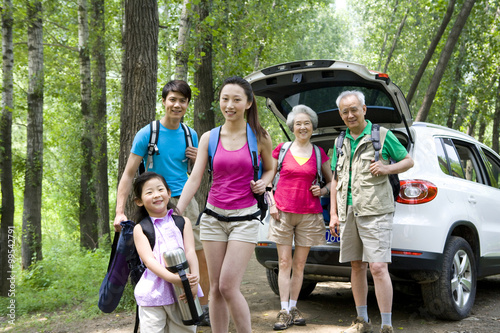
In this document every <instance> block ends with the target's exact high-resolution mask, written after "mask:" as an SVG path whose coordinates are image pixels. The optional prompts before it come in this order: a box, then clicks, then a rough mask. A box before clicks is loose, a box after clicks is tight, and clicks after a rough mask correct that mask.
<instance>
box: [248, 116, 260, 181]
mask: <svg viewBox="0 0 500 333" xmlns="http://www.w3.org/2000/svg"><path fill="white" fill-rule="evenodd" d="M247 142H248V149H249V150H250V157H251V158H252V165H253V180H255V181H257V180H258V179H259V178H260V176H261V174H262V172H261V170H260V166H259V158H258V156H259V147H258V144H257V137H256V136H255V132H254V131H253V129H252V128H251V127H250V124H248V123H247Z"/></svg>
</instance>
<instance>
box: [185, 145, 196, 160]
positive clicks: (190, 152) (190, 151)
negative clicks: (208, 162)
mask: <svg viewBox="0 0 500 333" xmlns="http://www.w3.org/2000/svg"><path fill="white" fill-rule="evenodd" d="M196 155H198V148H196V147H187V148H186V157H187V158H189V159H190V160H191V161H192V162H193V163H194V162H196Z"/></svg>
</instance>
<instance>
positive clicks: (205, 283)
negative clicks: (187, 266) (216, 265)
mask: <svg viewBox="0 0 500 333" xmlns="http://www.w3.org/2000/svg"><path fill="white" fill-rule="evenodd" d="M196 256H197V257H198V265H199V267H200V287H201V290H203V294H204V296H203V297H200V304H201V305H206V304H208V294H209V293H210V280H209V277H208V267H207V259H206V257H205V251H204V250H203V249H202V250H198V251H196Z"/></svg>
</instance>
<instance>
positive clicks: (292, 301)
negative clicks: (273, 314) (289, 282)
mask: <svg viewBox="0 0 500 333" xmlns="http://www.w3.org/2000/svg"><path fill="white" fill-rule="evenodd" d="M289 304H290V307H289V308H288V310H290V309H291V308H293V307H294V306H295V307H296V306H297V301H294V300H292V299H291V300H290V302H289Z"/></svg>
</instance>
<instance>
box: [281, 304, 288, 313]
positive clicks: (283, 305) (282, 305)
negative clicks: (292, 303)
mask: <svg viewBox="0 0 500 333" xmlns="http://www.w3.org/2000/svg"><path fill="white" fill-rule="evenodd" d="M281 310H286V313H288V302H281Z"/></svg>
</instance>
